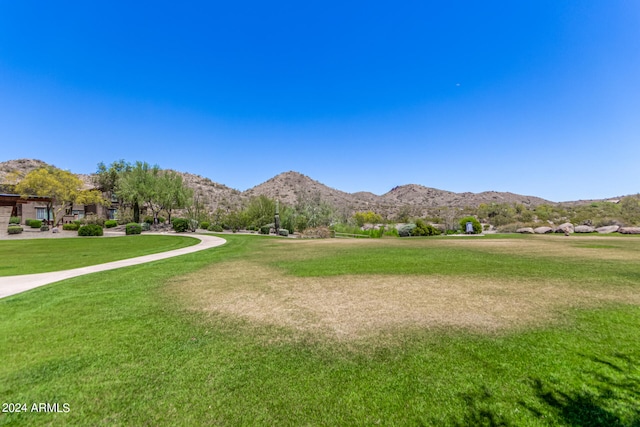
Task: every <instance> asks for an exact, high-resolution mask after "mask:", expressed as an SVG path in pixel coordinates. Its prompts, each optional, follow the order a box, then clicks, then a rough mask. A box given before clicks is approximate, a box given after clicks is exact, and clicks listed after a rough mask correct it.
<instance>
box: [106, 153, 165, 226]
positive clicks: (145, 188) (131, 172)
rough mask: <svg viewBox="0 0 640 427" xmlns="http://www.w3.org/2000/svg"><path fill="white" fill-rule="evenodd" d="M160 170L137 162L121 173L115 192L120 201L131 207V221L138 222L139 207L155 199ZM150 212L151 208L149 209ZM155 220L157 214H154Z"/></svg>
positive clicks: (145, 163) (155, 166)
mask: <svg viewBox="0 0 640 427" xmlns="http://www.w3.org/2000/svg"><path fill="white" fill-rule="evenodd" d="M159 171H160V168H159V167H158V166H157V165H154V166H149V164H148V163H147V162H140V161H137V162H136V163H135V164H134V165H133V166H131V167H130V168H128V169H127V170H125V171H124V172H122V173H121V175H120V179H119V180H118V184H117V188H116V192H117V193H118V195H119V196H120V197H122V200H124V201H126V202H129V203H131V204H132V206H133V221H134V222H138V223H139V222H140V206H141V205H143V204H144V203H146V202H148V201H150V200H155V198H156V197H157V194H156V192H157V185H156V183H157V176H158V173H159ZM149 208H150V209H151V210H152V211H153V208H152V207H151V206H150V207H149ZM154 217H155V218H157V213H155V212H154Z"/></svg>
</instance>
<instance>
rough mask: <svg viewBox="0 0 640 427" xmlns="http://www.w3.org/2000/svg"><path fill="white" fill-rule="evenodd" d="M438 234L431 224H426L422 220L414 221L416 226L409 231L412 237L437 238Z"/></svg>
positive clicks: (438, 231)
mask: <svg viewBox="0 0 640 427" xmlns="http://www.w3.org/2000/svg"><path fill="white" fill-rule="evenodd" d="M439 234H440V230H438V229H437V228H435V227H434V226H433V225H431V224H426V223H425V222H424V221H423V220H421V219H418V220H416V226H415V228H414V229H413V230H411V235H412V236H437V235H439Z"/></svg>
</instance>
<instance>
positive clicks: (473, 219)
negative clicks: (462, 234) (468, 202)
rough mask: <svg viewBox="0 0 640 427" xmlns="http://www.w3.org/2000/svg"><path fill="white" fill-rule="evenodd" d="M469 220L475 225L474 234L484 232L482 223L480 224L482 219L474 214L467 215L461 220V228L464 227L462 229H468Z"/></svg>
mask: <svg viewBox="0 0 640 427" xmlns="http://www.w3.org/2000/svg"><path fill="white" fill-rule="evenodd" d="M467 222H470V223H471V224H472V225H473V234H480V233H482V224H480V221H478V220H477V219H476V217H473V216H465V217H464V218H462V219H461V220H460V228H461V229H462V231H466V228H467Z"/></svg>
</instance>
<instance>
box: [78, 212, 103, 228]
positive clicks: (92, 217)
mask: <svg viewBox="0 0 640 427" xmlns="http://www.w3.org/2000/svg"><path fill="white" fill-rule="evenodd" d="M80 222H81V223H82V224H85V225H89V224H91V225H99V226H100V227H103V226H104V222H105V220H104V218H101V217H99V216H98V215H96V214H93V213H90V214H87V215H86V216H85V217H84V218H82V219H81V220H80Z"/></svg>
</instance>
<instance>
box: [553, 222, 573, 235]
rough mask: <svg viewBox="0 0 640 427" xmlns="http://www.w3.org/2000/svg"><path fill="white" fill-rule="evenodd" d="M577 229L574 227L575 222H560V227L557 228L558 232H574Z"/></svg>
mask: <svg viewBox="0 0 640 427" xmlns="http://www.w3.org/2000/svg"><path fill="white" fill-rule="evenodd" d="M574 231H575V230H574V228H573V224H571V223H570V222H565V223H564V224H560V225H559V226H558V228H556V233H565V234H567V233H573V232H574Z"/></svg>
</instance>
